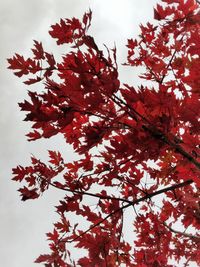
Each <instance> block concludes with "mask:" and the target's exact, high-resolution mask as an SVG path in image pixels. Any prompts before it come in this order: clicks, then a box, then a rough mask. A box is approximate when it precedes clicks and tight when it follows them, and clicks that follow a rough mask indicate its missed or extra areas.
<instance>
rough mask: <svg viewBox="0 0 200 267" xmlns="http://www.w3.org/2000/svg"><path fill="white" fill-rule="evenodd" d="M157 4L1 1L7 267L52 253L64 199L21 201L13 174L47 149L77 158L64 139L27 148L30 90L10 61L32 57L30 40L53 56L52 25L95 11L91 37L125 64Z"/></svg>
mask: <svg viewBox="0 0 200 267" xmlns="http://www.w3.org/2000/svg"><path fill="white" fill-rule="evenodd" d="M155 2H156V1H155V0H140V1H136V0H57V1H55V0H28V1H27V0H7V1H0V36H1V43H0V54H1V55H0V56H1V61H0V79H1V97H0V105H1V114H0V130H1V131H0V135H1V138H0V148H1V149H0V259H1V266H3V267H34V266H37V265H36V264H33V261H34V259H35V258H36V257H37V256H39V254H40V253H43V252H45V250H48V247H47V242H46V241H45V238H46V237H45V233H46V232H48V231H51V230H52V223H53V222H54V221H55V215H54V206H55V205H56V204H57V203H58V200H59V198H60V197H61V196H62V194H61V193H60V192H56V191H54V190H52V191H50V192H48V193H45V194H44V196H43V197H42V198H40V199H39V200H34V201H26V202H21V201H20V198H19V194H18V192H17V188H18V185H17V184H15V183H14V182H12V181H11V169H12V167H15V166H16V165H18V164H21V165H23V164H24V165H26V164H29V158H30V154H31V153H33V154H34V155H35V156H37V157H40V156H41V157H42V158H45V156H46V151H47V149H52V150H58V149H60V150H61V151H63V152H64V154H65V155H66V158H68V160H70V159H73V158H74V154H73V152H72V151H71V149H70V147H68V146H66V144H65V143H64V141H63V140H62V138H60V137H56V138H52V139H50V140H42V141H38V142H33V143H29V142H27V141H26V138H25V136H24V135H25V134H26V133H27V132H28V131H29V129H30V128H29V127H30V125H29V124H28V123H25V122H23V121H22V120H23V118H24V114H23V113H22V112H19V108H18V105H17V102H21V101H22V100H23V99H24V98H25V96H26V89H27V87H26V86H25V85H23V84H22V83H21V80H20V79H18V78H17V77H15V76H14V75H13V74H12V72H11V71H9V70H7V69H6V68H7V63H6V58H8V57H11V56H12V55H13V54H14V53H15V52H17V53H19V54H26V55H27V54H28V53H29V49H30V48H31V47H32V40H33V39H36V40H39V41H42V42H43V43H44V45H45V46H46V47H48V49H49V51H52V52H54V51H58V53H59V50H56V49H57V48H56V45H55V46H54V47H52V46H53V44H54V43H55V41H51V39H50V36H49V35H48V30H49V28H50V25H52V24H54V23H56V22H58V21H59V19H60V18H68V17H69V18H70V17H72V16H74V17H80V18H81V17H82V15H83V14H84V12H85V11H87V10H88V9H89V8H91V9H92V11H93V20H92V27H91V33H92V34H93V35H94V36H95V37H96V40H97V42H98V44H99V45H101V44H103V43H105V44H106V45H108V46H110V47H111V46H113V44H114V42H115V43H116V46H117V48H118V57H119V60H118V61H119V63H120V62H121V63H123V62H124V61H125V56H126V48H125V44H126V42H127V39H128V38H131V37H136V36H137V33H138V29H139V28H138V25H139V24H140V23H141V22H145V21H148V20H149V19H151V18H152V17H153V9H152V6H153V4H155ZM125 71H126V72H123V71H122V72H121V77H122V78H123V79H128V80H132V81H133V82H134V79H135V78H136V75H135V73H134V71H133V70H131V71H130V70H128V69H125Z"/></svg>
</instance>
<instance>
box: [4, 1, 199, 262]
mask: <svg viewBox="0 0 200 267" xmlns="http://www.w3.org/2000/svg"><path fill="white" fill-rule="evenodd" d="M154 14H155V15H154V18H155V23H154V24H152V23H147V24H146V25H141V26H140V29H141V34H140V35H139V37H138V39H136V40H134V39H129V40H128V44H127V47H128V57H127V62H126V63H125V64H124V65H126V66H132V67H135V68H136V67H138V66H140V67H142V68H143V73H142V74H141V75H140V78H142V79H143V80H144V84H143V85H141V86H139V87H137V88H136V87H133V86H131V85H129V84H121V83H120V81H119V78H118V65H117V59H116V48H115V47H114V48H113V49H108V48H107V47H106V46H105V48H104V49H102V50H101V49H100V48H99V47H98V46H97V44H96V42H95V40H94V38H93V37H92V36H90V35H89V33H88V31H89V27H90V25H91V18H92V12H91V11H90V10H89V11H88V12H86V13H85V14H84V16H83V18H82V20H78V19H76V18H72V19H61V20H60V22H59V23H57V24H55V25H53V26H52V27H51V30H50V31H49V33H50V35H51V37H53V38H55V39H56V41H57V45H68V46H69V47H70V51H69V52H68V53H67V54H65V55H63V57H62V60H61V61H60V62H57V61H56V59H55V57H54V55H53V54H51V53H48V52H46V51H45V50H44V49H43V46H42V43H40V42H38V41H34V48H33V49H32V52H33V57H32V58H27V59H25V58H24V57H23V56H21V55H19V54H15V55H14V56H13V57H12V58H10V59H8V63H9V67H8V68H9V69H12V70H13V71H14V74H15V75H17V76H18V77H22V76H26V75H28V79H27V80H26V81H25V82H24V83H25V84H27V85H31V84H34V83H38V82H41V83H42V84H43V85H44V89H43V91H28V95H29V100H25V101H24V102H23V103H20V104H19V106H20V108H21V110H22V111H26V112H27V114H26V117H25V121H31V122H32V129H33V131H32V132H30V133H28V134H27V137H28V140H29V141H35V140H37V139H39V138H50V137H52V136H54V135H57V134H62V135H63V137H64V138H65V140H66V142H67V143H68V144H71V145H72V146H73V148H74V151H75V152H76V153H77V154H78V155H79V159H78V160H76V161H74V162H66V161H65V160H64V159H63V157H62V155H61V153H60V152H59V151H48V153H49V162H48V163H44V162H42V161H41V160H40V159H38V158H36V157H34V156H32V157H31V165H30V166H27V167H23V166H20V165H19V166H17V167H16V168H14V169H13V174H14V176H13V178H12V179H13V180H14V181H17V182H20V183H22V184H23V185H22V187H21V188H20V189H19V192H20V194H21V197H22V200H23V201H26V200H29V199H37V198H39V197H40V196H41V195H42V194H43V193H44V192H45V191H46V190H48V188H49V187H54V188H57V189H59V190H62V191H64V192H65V197H64V199H62V200H60V202H59V205H58V206H57V207H56V211H57V213H58V215H59V216H60V220H59V221H58V222H56V223H55V224H54V229H53V231H52V232H51V233H48V234H47V237H48V240H49V242H50V245H49V246H50V253H49V254H44V255H40V256H39V257H38V258H37V259H36V261H35V262H36V263H44V265H45V266H46V267H53V266H54V267H55V266H62V267H66V266H110V267H111V266H140V267H150V266H152V267H153V266H177V265H173V263H170V259H173V260H175V261H176V262H179V261H180V260H183V261H184V264H185V265H184V266H188V264H189V263H190V262H196V263H197V264H200V254H199V253H198V252H199V249H200V235H199V233H198V231H199V229H200V200H199V196H200V175H199V170H200V161H199V158H200V145H199V131H200V120H199V110H200V102H199V86H200V75H199V66H200V59H199V53H200V24H199V23H200V7H199V3H198V1H195V0H187V1H183V0H162V3H160V4H158V5H157V6H156V8H155V10H154ZM91 198H92V199H93V204H94V200H95V207H94V206H92V207H91V206H90V205H89V204H88V199H91ZM125 210H128V213H129V216H130V218H131V220H132V221H131V222H130V224H129V225H124V223H123V222H124V220H123V219H124V216H125V215H124V212H125ZM72 213H73V214H75V215H76V216H77V218H78V217H79V218H81V222H83V220H85V221H86V222H87V224H85V225H88V227H87V229H86V230H84V229H83V225H82V223H80V224H78V223H76V224H72V222H71V221H70V220H69V216H68V214H72ZM77 220H78V219H77ZM127 227H129V228H132V231H133V232H135V234H136V238H135V240H133V241H132V243H130V242H128V241H127V240H126V238H125V237H124V232H125V231H126V228H127ZM69 244H73V245H74V246H75V247H76V248H78V249H82V248H83V249H85V250H86V251H87V254H86V256H83V257H81V258H79V259H72V257H71V254H70V248H69Z"/></svg>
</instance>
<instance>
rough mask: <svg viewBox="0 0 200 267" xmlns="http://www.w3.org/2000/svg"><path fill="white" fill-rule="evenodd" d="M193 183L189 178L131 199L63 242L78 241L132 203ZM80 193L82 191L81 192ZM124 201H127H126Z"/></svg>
mask: <svg viewBox="0 0 200 267" xmlns="http://www.w3.org/2000/svg"><path fill="white" fill-rule="evenodd" d="M191 183H193V181H192V180H187V181H185V182H183V183H180V184H176V185H172V186H168V187H165V188H163V189H160V190H158V191H156V192H153V193H150V194H147V195H146V196H143V197H141V198H139V199H136V200H134V201H132V202H131V201H130V202H131V203H128V204H126V205H125V206H122V207H120V208H118V209H116V210H114V211H113V212H111V213H109V214H108V215H107V216H106V217H105V218H103V219H102V220H100V221H99V222H98V223H96V224H93V225H92V226H91V227H90V228H88V229H87V230H86V231H84V232H82V233H81V234H80V235H79V236H77V237H75V238H73V239H71V240H63V242H64V241H66V242H69V243H72V242H74V241H76V240H77V239H79V238H80V237H82V236H83V235H85V234H86V233H88V232H90V231H91V230H92V229H94V228H95V227H97V226H99V225H100V224H102V223H103V222H104V221H106V220H107V219H108V218H110V217H111V216H113V215H114V214H115V213H118V212H119V211H123V210H124V209H126V208H128V207H130V206H131V205H136V204H139V203H140V202H142V201H145V200H147V199H149V198H152V197H154V196H156V195H159V194H163V193H165V192H168V191H172V190H175V189H178V188H181V187H183V186H186V185H189V184H191ZM80 193H82V192H80ZM83 194H84V193H83ZM96 197H97V196H96ZM124 202H125V201H124ZM126 202H128V201H126Z"/></svg>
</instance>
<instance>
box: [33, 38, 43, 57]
mask: <svg viewBox="0 0 200 267" xmlns="http://www.w3.org/2000/svg"><path fill="white" fill-rule="evenodd" d="M34 46H35V49H34V48H33V49H32V51H33V54H34V59H37V60H40V59H44V58H45V57H44V50H43V47H42V43H39V42H38V41H36V40H34Z"/></svg>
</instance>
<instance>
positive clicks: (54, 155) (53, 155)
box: [48, 150, 63, 166]
mask: <svg viewBox="0 0 200 267" xmlns="http://www.w3.org/2000/svg"><path fill="white" fill-rule="evenodd" d="M48 152H49V157H50V160H49V162H50V163H52V164H54V165H56V166H59V165H61V164H62V163H63V158H62V156H61V154H60V152H59V151H58V152H56V151H51V150H49V151H48Z"/></svg>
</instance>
